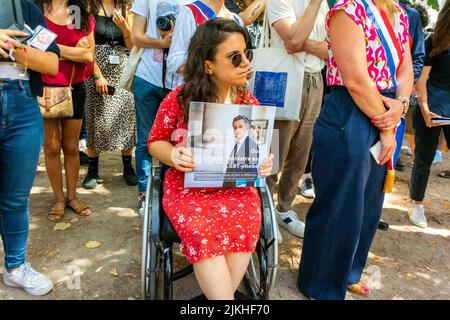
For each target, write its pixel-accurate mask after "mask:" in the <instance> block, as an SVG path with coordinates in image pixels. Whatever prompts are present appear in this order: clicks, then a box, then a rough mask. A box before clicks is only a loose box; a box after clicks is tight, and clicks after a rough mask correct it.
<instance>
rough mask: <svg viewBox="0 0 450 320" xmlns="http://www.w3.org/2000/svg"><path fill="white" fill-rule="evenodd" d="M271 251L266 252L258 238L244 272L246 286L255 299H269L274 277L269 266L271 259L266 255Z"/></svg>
mask: <svg viewBox="0 0 450 320" xmlns="http://www.w3.org/2000/svg"><path fill="white" fill-rule="evenodd" d="M272 251H273V250H269V252H267V250H266V249H265V247H264V243H263V240H260V241H259V242H258V244H257V248H256V251H255V253H254V254H253V255H252V257H251V259H250V263H249V266H248V269H247V272H246V273H245V277H244V279H245V284H246V287H247V289H248V291H249V294H250V296H251V297H252V298H253V299H255V300H269V292H270V289H271V287H272V279H273V278H274V277H275V274H274V270H273V269H272V268H271V267H270V266H271V264H272V263H271V262H270V261H271V260H272V259H271V258H270V257H269V256H268V255H271V253H272Z"/></svg>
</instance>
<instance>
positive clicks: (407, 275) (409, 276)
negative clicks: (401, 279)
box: [406, 272, 416, 280]
mask: <svg viewBox="0 0 450 320" xmlns="http://www.w3.org/2000/svg"><path fill="white" fill-rule="evenodd" d="M406 277H408V279H410V280H412V279H415V278H416V276H415V275H414V274H412V273H411V272H408V273H407V274H406Z"/></svg>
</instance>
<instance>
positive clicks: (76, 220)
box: [70, 218, 79, 223]
mask: <svg viewBox="0 0 450 320" xmlns="http://www.w3.org/2000/svg"><path fill="white" fill-rule="evenodd" d="M78 221H79V220H78V218H73V219H72V220H70V222H71V223H77V222H78Z"/></svg>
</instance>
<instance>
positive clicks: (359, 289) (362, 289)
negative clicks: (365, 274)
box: [347, 280, 369, 297]
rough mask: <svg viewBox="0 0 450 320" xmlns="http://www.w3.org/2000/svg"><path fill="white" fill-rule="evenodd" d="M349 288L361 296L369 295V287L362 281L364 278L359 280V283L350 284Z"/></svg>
mask: <svg viewBox="0 0 450 320" xmlns="http://www.w3.org/2000/svg"><path fill="white" fill-rule="evenodd" d="M347 290H348V291H349V292H351V293H353V294H357V295H359V296H363V297H368V296H369V287H368V286H367V285H366V284H365V283H364V282H362V280H359V281H358V283H355V284H352V285H348V286H347Z"/></svg>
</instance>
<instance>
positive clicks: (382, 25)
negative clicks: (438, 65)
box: [361, 0, 406, 192]
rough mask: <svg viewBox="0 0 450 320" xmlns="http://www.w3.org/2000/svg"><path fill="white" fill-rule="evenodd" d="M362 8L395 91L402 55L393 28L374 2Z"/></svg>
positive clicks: (398, 134)
mask: <svg viewBox="0 0 450 320" xmlns="http://www.w3.org/2000/svg"><path fill="white" fill-rule="evenodd" d="M361 2H362V4H363V5H364V8H365V9H366V12H367V15H368V17H369V19H370V20H371V21H372V23H373V24H374V26H375V28H376V30H377V33H378V36H379V37H380V40H381V44H382V45H383V48H384V51H385V52H386V57H387V65H388V68H389V71H390V73H391V77H392V83H393V85H394V91H397V79H396V74H397V70H398V69H399V67H400V65H401V64H402V62H403V54H402V51H401V48H400V42H399V41H398V39H397V36H396V34H395V31H394V28H393V27H392V26H391V24H390V22H389V19H388V17H387V15H386V13H385V12H384V11H383V10H380V9H378V8H377V7H376V6H375V2H374V0H361ZM405 128H406V121H405V119H403V118H402V119H401V120H400V122H399V123H398V124H397V127H396V129H394V131H395V140H396V141H397V148H396V149H395V152H394V155H393V156H392V159H390V160H389V161H388V163H387V170H388V171H387V175H386V180H385V184H384V192H392V187H393V184H394V169H395V164H396V162H397V160H398V156H399V155H400V150H401V148H402V142H403V136H404V134H405Z"/></svg>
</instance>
